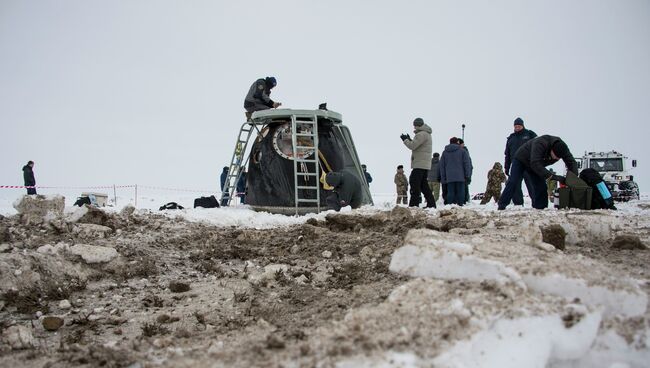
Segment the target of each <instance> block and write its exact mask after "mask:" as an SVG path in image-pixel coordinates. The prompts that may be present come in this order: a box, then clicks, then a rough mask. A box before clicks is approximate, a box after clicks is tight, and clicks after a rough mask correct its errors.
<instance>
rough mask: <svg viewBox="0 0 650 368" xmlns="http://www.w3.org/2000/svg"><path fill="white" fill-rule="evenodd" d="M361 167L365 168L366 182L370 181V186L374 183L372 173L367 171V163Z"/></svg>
mask: <svg viewBox="0 0 650 368" xmlns="http://www.w3.org/2000/svg"><path fill="white" fill-rule="evenodd" d="M361 169H362V170H363V175H365V176H366V183H368V186H370V183H372V175H370V173H369V172H368V171H366V165H365V164H363V165H361Z"/></svg>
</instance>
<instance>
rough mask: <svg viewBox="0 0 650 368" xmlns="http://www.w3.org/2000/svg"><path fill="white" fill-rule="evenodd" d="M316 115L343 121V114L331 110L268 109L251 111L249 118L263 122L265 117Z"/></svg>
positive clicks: (336, 121)
mask: <svg viewBox="0 0 650 368" xmlns="http://www.w3.org/2000/svg"><path fill="white" fill-rule="evenodd" d="M314 115H316V117H319V118H325V119H329V120H332V121H334V122H335V123H341V122H343V116H342V115H341V114H339V113H338V112H336V111H331V110H297V109H268V110H260V111H255V112H253V115H252V117H251V119H252V120H253V121H254V122H256V123H264V122H265V121H266V120H267V119H276V118H286V117H291V116H296V117H312V116H314Z"/></svg>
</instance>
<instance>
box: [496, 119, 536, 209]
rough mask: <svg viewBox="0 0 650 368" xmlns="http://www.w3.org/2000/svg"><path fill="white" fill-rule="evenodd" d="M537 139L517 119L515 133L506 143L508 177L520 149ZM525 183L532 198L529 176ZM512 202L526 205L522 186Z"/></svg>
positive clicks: (526, 176)
mask: <svg viewBox="0 0 650 368" xmlns="http://www.w3.org/2000/svg"><path fill="white" fill-rule="evenodd" d="M535 137H537V134H535V132H533V131H532V130H529V129H526V128H525V127H524V121H523V119H522V118H516V119H515V123H514V132H513V133H512V134H510V136H509V137H508V140H507V141H506V151H505V156H506V159H505V162H504V168H505V174H506V175H510V165H511V164H512V160H513V159H514V157H515V153H516V152H517V150H518V149H519V147H521V146H522V145H523V144H524V143H526V142H528V141H529V140H531V139H533V138H535ZM524 183H525V184H526V189H528V195H529V196H531V197H532V193H531V191H532V186H531V184H530V178H529V177H528V175H524ZM512 202H513V203H514V204H515V205H516V206H523V205H524V193H523V192H522V190H521V185H519V186H518V187H516V188H515V194H514V195H513V196H512Z"/></svg>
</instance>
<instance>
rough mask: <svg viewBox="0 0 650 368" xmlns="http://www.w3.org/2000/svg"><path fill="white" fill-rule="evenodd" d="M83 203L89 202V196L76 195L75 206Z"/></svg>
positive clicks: (80, 205)
mask: <svg viewBox="0 0 650 368" xmlns="http://www.w3.org/2000/svg"><path fill="white" fill-rule="evenodd" d="M84 204H88V205H89V204H90V198H88V197H77V201H76V202H75V203H74V205H75V206H79V207H82V206H83V205H84Z"/></svg>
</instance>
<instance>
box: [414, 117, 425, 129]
mask: <svg viewBox="0 0 650 368" xmlns="http://www.w3.org/2000/svg"><path fill="white" fill-rule="evenodd" d="M422 125H424V120H422V118H415V120H413V126H416V127H421V126H422Z"/></svg>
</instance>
